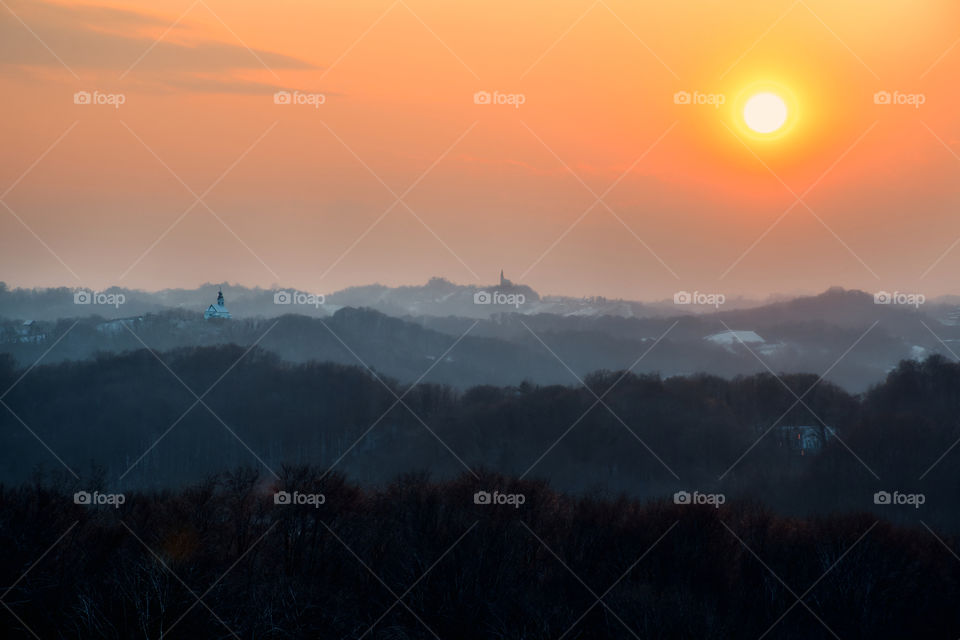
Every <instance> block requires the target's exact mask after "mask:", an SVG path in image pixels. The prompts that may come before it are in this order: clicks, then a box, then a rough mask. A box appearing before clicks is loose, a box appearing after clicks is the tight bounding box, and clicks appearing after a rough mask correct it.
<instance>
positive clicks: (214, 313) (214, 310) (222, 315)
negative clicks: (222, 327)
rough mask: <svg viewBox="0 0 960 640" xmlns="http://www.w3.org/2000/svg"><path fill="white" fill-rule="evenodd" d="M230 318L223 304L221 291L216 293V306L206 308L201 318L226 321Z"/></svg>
mask: <svg viewBox="0 0 960 640" xmlns="http://www.w3.org/2000/svg"><path fill="white" fill-rule="evenodd" d="M230 317H231V316H230V312H229V311H227V307H226V305H224V303H223V290H222V289H221V290H220V292H219V293H217V304H212V305H210V306H209V307H207V310H206V311H204V312H203V318H204V319H205V320H210V319H211V318H217V319H223V320H228V319H229V318H230Z"/></svg>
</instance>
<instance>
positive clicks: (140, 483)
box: [0, 346, 960, 528]
mask: <svg viewBox="0 0 960 640" xmlns="http://www.w3.org/2000/svg"><path fill="white" fill-rule="evenodd" d="M244 352H245V349H242V348H240V347H235V346H225V347H214V348H202V349H183V350H175V351H171V352H166V353H163V354H160V357H161V358H162V359H163V363H161V361H160V360H159V359H158V358H157V357H155V355H154V354H152V353H150V352H148V351H146V350H140V351H137V352H130V353H126V354H122V355H104V356H101V357H98V358H96V359H94V360H91V361H83V362H67V363H60V364H56V365H49V366H45V365H41V366H38V367H36V368H33V369H31V370H30V371H29V372H26V375H23V374H24V373H25V372H24V371H23V370H20V369H19V368H17V367H15V366H14V365H13V363H12V362H11V361H10V360H9V359H7V360H3V359H2V358H0V388H4V389H6V388H9V387H10V386H11V385H13V384H14V382H16V381H17V380H19V382H16V384H15V386H13V389H12V390H11V391H10V392H9V394H7V395H6V396H5V397H4V398H3V403H4V405H6V408H4V407H0V434H2V438H3V442H4V445H5V446H4V447H3V448H2V449H0V473H2V477H0V480H2V481H6V482H13V483H19V482H23V481H25V480H27V479H29V478H30V477H31V476H32V474H33V473H34V472H35V471H36V470H37V469H38V468H42V469H45V470H46V471H48V472H53V471H59V472H63V473H65V474H68V475H69V473H71V472H72V473H76V474H77V475H79V476H81V477H82V478H83V479H84V481H85V482H89V481H90V470H91V469H92V468H102V469H103V478H104V482H105V486H106V487H107V488H113V489H121V490H126V489H131V488H135V487H164V486H165V487H171V486H177V485H179V484H181V483H183V482H195V481H198V480H200V479H202V478H203V477H204V476H205V475H206V474H207V473H210V472H216V471H222V470H227V469H231V468H234V467H236V466H238V465H246V464H258V465H259V466H260V468H261V470H262V472H263V473H264V474H266V475H269V474H270V473H272V472H273V470H274V469H276V468H279V467H280V466H281V465H282V464H284V463H293V464H312V465H316V466H319V467H323V468H330V467H333V468H335V469H336V470H337V471H343V472H345V473H347V474H348V476H349V477H351V478H353V479H355V480H356V481H359V482H362V483H364V484H369V483H382V482H386V481H389V480H390V479H391V478H393V477H395V476H396V475H397V474H400V473H405V472H410V471H418V470H429V471H430V472H432V473H433V474H434V475H435V477H453V476H455V475H457V474H459V473H462V472H463V471H464V470H465V467H468V468H470V469H473V468H477V467H486V468H489V469H492V470H495V471H497V472H501V473H507V474H512V475H517V476H523V477H528V478H541V479H546V480H548V481H550V482H551V484H552V486H554V487H556V488H557V489H559V490H563V491H577V492H582V491H597V490H600V491H610V492H614V493H616V492H620V491H624V492H627V493H628V494H630V495H633V496H638V497H660V496H664V495H669V494H671V493H672V492H674V491H677V490H679V489H686V490H691V491H692V490H694V489H699V490H701V491H721V492H724V493H726V494H728V495H729V496H731V497H741V498H756V499H760V500H762V501H763V502H765V503H766V504H768V505H770V506H773V507H775V508H777V509H778V510H780V511H782V512H785V513H793V514H803V513H810V512H813V511H816V512H820V513H825V512H830V511H838V510H850V509H853V510H861V509H874V504H873V494H874V492H876V491H880V490H885V491H890V492H892V491H900V492H922V493H924V494H925V496H926V502H925V504H924V505H923V507H922V509H919V510H918V509H914V508H898V507H893V506H881V507H880V508H879V509H878V512H879V513H882V515H884V517H887V518H891V519H894V520H898V519H906V520H909V521H910V522H914V523H916V522H917V518H918V517H922V518H924V519H925V521H926V522H928V523H930V524H932V525H934V526H940V527H947V528H957V527H958V526H960V512H958V510H957V509H956V508H955V505H956V504H958V500H960V473H958V471H957V469H958V467H957V462H956V461H957V455H960V449H958V448H951V446H952V445H953V444H954V443H955V442H956V441H957V440H958V439H960V427H958V418H957V416H958V415H960V366H958V365H956V364H952V363H949V362H947V361H945V360H944V359H942V358H939V357H931V358H929V359H928V360H926V361H924V362H923V363H918V362H913V361H905V362H903V363H901V365H900V366H899V368H897V369H896V370H895V371H893V372H892V373H891V374H890V375H889V377H888V378H887V380H886V382H885V383H884V384H882V385H879V386H877V387H875V388H874V389H872V390H871V391H870V392H869V393H867V394H865V395H864V396H863V397H856V396H851V395H849V394H848V393H846V392H844V391H843V390H841V389H839V388H838V387H836V386H833V385H831V384H828V383H825V382H819V383H818V382H817V378H816V376H813V375H786V376H783V377H782V381H781V379H778V378H776V377H774V376H772V375H769V374H767V375H756V376H749V377H741V378H736V379H733V380H725V379H722V378H717V377H713V376H705V375H700V376H691V377H675V378H667V379H662V378H660V377H658V376H654V375H641V376H638V375H632V374H628V375H623V374H621V373H611V372H600V373H596V374H594V375H592V376H590V377H588V378H587V379H586V383H587V385H588V386H589V387H590V390H588V389H586V388H583V387H580V388H573V387H563V386H546V387H541V386H534V385H528V384H522V385H520V386H516V387H475V388H472V389H469V390H467V391H465V392H458V391H455V390H453V389H451V388H448V387H444V386H438V385H433V384H420V385H418V386H415V387H413V388H408V387H407V386H405V385H401V384H398V383H396V382H393V381H391V380H389V379H387V380H381V379H378V378H377V377H375V376H374V375H373V374H371V373H370V372H369V371H366V370H364V369H362V368H359V367H349V366H343V365H336V364H330V363H326V364H318V363H307V364H291V363H288V362H284V361H282V360H280V359H279V358H278V357H277V356H275V355H273V354H269V353H266V352H263V351H260V350H257V349H254V350H253V351H250V352H249V353H247V354H246V355H245V356H244ZM167 366H169V370H168V369H167ZM211 386H212V387H213V388H212V390H210V391H209V393H207V391H208V389H210V388H211ZM786 386H789V387H790V389H787V388H786ZM188 387H189V389H188ZM191 390H192V391H191ZM194 393H196V394H197V396H200V397H201V398H202V402H198V401H197V397H196V396H194V395H193V394H194ZM594 393H595V394H596V396H602V398H603V401H602V403H597V400H596V396H595V395H594ZM794 393H795V394H796V395H797V396H800V397H802V402H800V403H798V402H797V400H796V397H795V396H794ZM398 396H399V397H401V398H402V402H398V401H397V397H398ZM821 420H822V421H823V424H826V425H828V426H829V427H831V428H833V429H835V430H836V433H837V434H838V438H835V439H829V440H828V441H827V444H826V446H825V447H824V448H823V450H822V451H821V452H820V453H815V452H805V454H804V455H800V453H799V452H798V451H796V450H794V449H792V448H790V446H789V444H790V443H789V442H787V441H786V440H785V438H784V437H783V435H782V432H781V431H780V429H779V426H781V425H786V426H796V425H811V426H813V427H815V428H817V429H821V428H822V424H821V422H820V421H821ZM774 425H778V427H777V428H773V429H771V427H772V426H774ZM765 433H766V435H763V434H765ZM761 436H762V437H761ZM47 447H49V449H48V448H47ZM57 457H59V458H60V459H61V460H62V461H63V462H64V463H65V465H66V466H69V468H70V471H69V472H68V471H67V470H65V469H64V467H63V466H61V464H60V463H59V462H58V461H57Z"/></svg>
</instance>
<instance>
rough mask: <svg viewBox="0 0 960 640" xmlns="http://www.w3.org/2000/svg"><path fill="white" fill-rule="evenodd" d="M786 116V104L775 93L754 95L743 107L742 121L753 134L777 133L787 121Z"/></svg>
mask: <svg viewBox="0 0 960 640" xmlns="http://www.w3.org/2000/svg"><path fill="white" fill-rule="evenodd" d="M787 115H788V113H787V103H786V102H785V101H784V100H783V98H781V97H780V96H778V95H777V94H775V93H770V92H763V93H757V94H754V95H752V96H750V98H748V99H747V102H746V104H744V106H743V121H744V123H745V124H746V125H747V127H749V128H750V130H751V131H754V132H755V133H760V134H769V133H774V132H776V131H778V130H779V129H780V128H781V127H783V125H784V123H785V122H786V121H787Z"/></svg>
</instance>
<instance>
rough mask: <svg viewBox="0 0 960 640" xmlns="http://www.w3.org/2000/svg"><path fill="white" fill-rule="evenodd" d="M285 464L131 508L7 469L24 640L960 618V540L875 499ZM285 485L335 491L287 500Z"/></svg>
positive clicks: (636, 633) (796, 630)
mask: <svg viewBox="0 0 960 640" xmlns="http://www.w3.org/2000/svg"><path fill="white" fill-rule="evenodd" d="M279 472H280V473H279V475H280V478H279V479H277V480H274V481H271V482H270V483H266V482H264V480H263V476H262V474H261V473H260V471H259V470H255V469H247V470H239V471H233V472H229V473H224V474H220V475H218V476H217V477H211V478H209V479H207V480H205V481H203V482H201V483H198V484H196V485H192V486H188V487H184V488H182V489H180V490H178V491H175V492H171V491H163V492H146V493H144V492H131V493H128V494H126V502H125V503H124V504H123V505H122V506H121V507H120V508H117V509H113V508H108V507H89V506H82V505H76V504H74V502H73V500H72V499H71V491H72V490H73V487H72V486H66V485H53V484H49V483H47V482H40V481H36V482H34V483H33V484H27V485H23V486H20V487H17V488H10V487H3V486H0V545H2V548H3V549H4V553H3V554H0V580H2V584H4V585H9V586H11V588H10V589H9V591H6V592H5V593H4V604H5V605H7V606H8V607H9V611H5V610H0V616H2V618H3V622H2V626H3V628H4V629H5V631H4V634H3V635H4V637H8V638H14V637H16V638H20V637H22V638H27V637H34V636H33V635H32V634H36V635H37V637H42V638H105V639H113V638H117V639H120V638H123V639H127V638H159V637H163V638H170V639H171V640H173V639H175V638H190V639H193V638H228V637H237V638H359V637H365V638H377V639H387V638H389V639H406V638H431V637H442V638H458V639H460V640H472V639H480V638H510V639H513V640H540V639H544V640H546V639H548V638H549V639H551V640H553V639H556V638H561V637H562V638H633V637H642V638H677V639H680V638H701V639H704V640H710V639H718V640H719V639H727V638H757V637H761V636H762V637H765V638H772V639H784V640H794V639H796V640H800V639H803V640H811V639H818V638H832V637H841V638H844V639H847V640H852V639H856V638H870V639H871V640H882V639H885V638H898V639H899V638H954V637H956V636H957V633H958V631H960V609H957V607H956V603H957V602H958V601H960V562H957V561H956V559H955V558H954V557H951V553H953V554H956V553H957V552H958V551H960V546H958V544H957V541H956V540H955V539H952V538H950V537H948V536H945V535H944V534H942V533H941V534H939V535H940V537H941V540H942V543H941V541H940V540H938V539H937V538H936V537H935V536H934V535H932V534H931V532H929V531H927V530H925V529H923V528H921V527H919V526H918V527H911V528H902V527H898V526H895V525H892V524H890V523H888V522H886V521H882V520H878V519H877V518H876V517H874V516H873V515H872V514H864V513H860V514H847V515H843V516H840V515H835V516H829V517H823V518H813V519H797V518H788V517H782V516H776V515H774V514H772V513H771V512H769V511H768V510H766V509H765V508H763V507H760V506H758V505H757V504H756V503H740V502H731V503H727V504H725V505H723V506H721V507H720V508H719V509H714V508H710V507H698V506H683V505H675V504H673V503H672V502H669V501H666V500H659V501H652V502H649V503H646V504H641V503H640V502H638V501H633V500H627V499H623V498H621V499H598V498H596V497H580V498H576V497H570V496H565V495H562V494H558V493H555V492H554V491H552V490H551V489H549V488H548V487H547V486H546V485H545V484H544V483H542V482H536V481H517V480H515V479H510V478H506V477H503V476H498V475H493V474H487V473H483V472H481V474H480V476H479V478H477V479H474V478H473V477H472V476H470V475H469V474H464V475H463V476H461V477H459V478H453V479H450V480H447V481H443V482H431V481H429V480H428V479H427V478H426V477H424V476H422V475H408V476H405V477H401V478H399V479H397V480H395V481H394V482H392V483H390V484H388V485H385V486H384V487H382V488H381V489H379V490H373V489H369V488H366V489H365V488H360V487H358V486H354V485H351V484H349V483H347V482H346V481H345V480H344V478H343V477H342V476H341V475H339V474H335V473H334V474H329V475H326V476H324V474H323V473H322V470H320V469H315V468H314V469H311V468H309V467H284V468H281V469H280V470H279ZM494 488H497V489H499V490H501V491H504V492H512V493H517V494H522V495H524V496H525V499H526V500H525V503H524V504H523V505H522V506H521V507H519V508H513V507H510V506H503V505H501V506H496V505H483V504H474V500H473V494H474V492H476V491H478V490H490V489H494ZM276 490H288V491H295V490H299V491H301V492H305V493H322V494H323V495H324V496H325V499H326V502H325V503H324V504H323V505H321V506H319V507H317V508H313V507H310V506H293V505H283V504H275V501H274V499H273V495H274V491H276ZM58 539H59V540H58ZM945 545H946V546H949V547H951V548H946V547H945ZM38 559H39V562H38ZM27 569H29V571H27ZM25 571H26V574H25V575H24V572H25ZM801 595H802V596H803V598H804V599H803V603H802V604H797V600H798V598H799V597H800V596H801ZM198 597H201V598H202V602H200V603H198V601H197V598H198ZM598 597H602V603H598V601H597V598H598ZM398 598H399V599H402V602H401V603H399V604H398V603H397V600H398ZM28 629H29V630H28ZM234 634H235V635H234ZM434 634H435V635H434ZM764 634H765V635H764Z"/></svg>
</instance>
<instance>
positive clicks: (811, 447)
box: [777, 425, 837, 455]
mask: <svg viewBox="0 0 960 640" xmlns="http://www.w3.org/2000/svg"><path fill="white" fill-rule="evenodd" d="M777 435H778V436H779V440H780V446H781V447H786V448H788V449H790V450H792V451H797V452H798V453H799V454H800V455H805V454H806V453H807V452H808V451H809V452H810V453H818V452H819V451H820V450H821V449H823V447H824V446H825V445H826V444H827V442H828V441H830V440H832V439H833V438H835V437H837V432H836V430H835V429H833V428H832V427H824V426H810V425H802V426H789V425H782V426H780V427H779V428H778V429H777Z"/></svg>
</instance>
